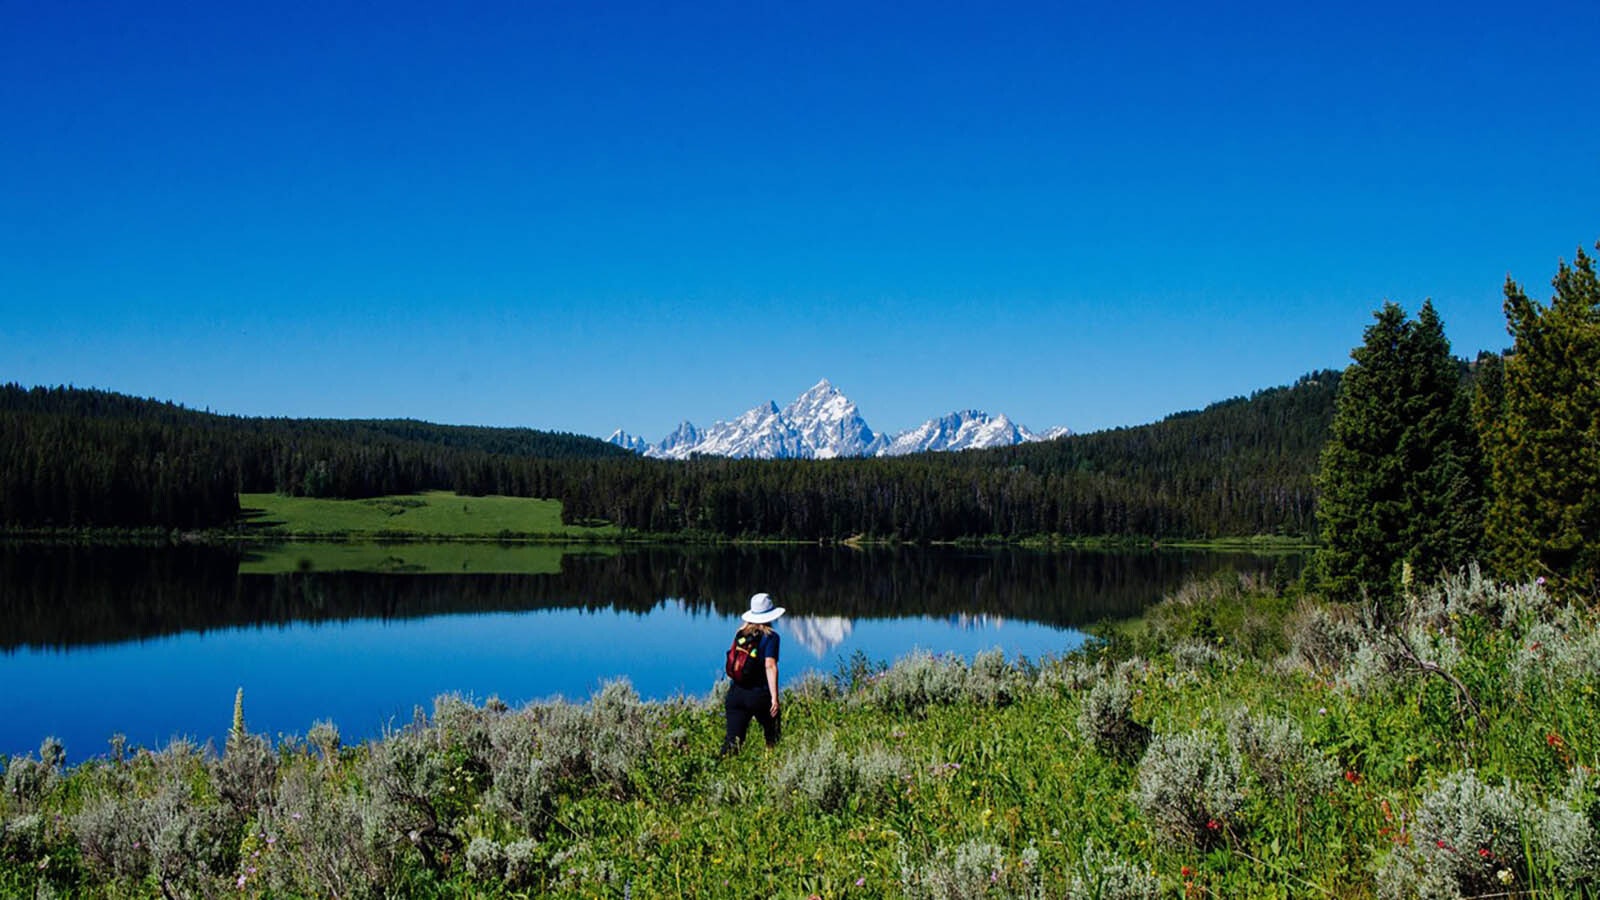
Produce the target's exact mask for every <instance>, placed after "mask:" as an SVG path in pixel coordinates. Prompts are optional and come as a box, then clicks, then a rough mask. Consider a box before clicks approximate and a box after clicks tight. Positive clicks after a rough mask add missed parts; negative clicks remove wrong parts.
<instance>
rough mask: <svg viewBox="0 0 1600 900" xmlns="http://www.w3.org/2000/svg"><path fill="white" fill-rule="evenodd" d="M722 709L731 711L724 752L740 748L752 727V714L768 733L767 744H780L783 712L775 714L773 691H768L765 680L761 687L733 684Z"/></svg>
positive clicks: (723, 744) (729, 688)
mask: <svg viewBox="0 0 1600 900" xmlns="http://www.w3.org/2000/svg"><path fill="white" fill-rule="evenodd" d="M722 709H723V711H724V712H726V713H727V715H728V732H727V734H726V735H725V736H724V737H723V738H722V752H723V753H732V752H733V751H735V750H737V749H739V744H740V743H741V742H742V741H744V734H745V732H746V731H749V730H750V720H751V719H752V718H753V719H755V720H756V721H757V722H760V723H761V732H762V734H764V735H766V738H767V746H768V747H776V746H777V745H778V725H779V722H780V720H781V719H782V718H783V713H782V712H779V713H778V715H776V716H774V715H773V714H772V694H770V693H768V692H767V686H766V684H765V683H762V684H761V685H760V686H758V687H741V686H740V685H738V684H732V685H729V686H728V696H727V697H726V698H725V699H724V700H723V701H722Z"/></svg>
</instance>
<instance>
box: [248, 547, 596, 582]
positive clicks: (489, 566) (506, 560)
mask: <svg viewBox="0 0 1600 900" xmlns="http://www.w3.org/2000/svg"><path fill="white" fill-rule="evenodd" d="M574 552H577V553H584V554H593V553H607V554H609V553H615V552H617V551H616V548H615V547H607V546H595V545H590V544H584V545H580V546H578V547H576V548H574V547H572V546H563V545H560V544H544V543H538V544H526V543H523V544H501V543H484V542H471V543H468V542H462V541H452V542H445V543H437V542H436V543H407V544H367V543H344V542H340V543H328V542H315V541H306V542H294V543H288V544H277V545H274V546H271V547H265V548H263V549H261V550H259V551H257V552H253V553H251V554H250V555H249V556H247V557H246V558H245V559H244V560H243V561H241V562H240V563H239V574H241V575H281V574H284V573H288V572H393V573H405V574H409V575H451V574H456V575H555V574H558V573H560V571H561V560H562V559H563V558H564V557H565V556H566V555H567V554H569V553H574Z"/></svg>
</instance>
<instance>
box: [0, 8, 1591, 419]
mask: <svg viewBox="0 0 1600 900" xmlns="http://www.w3.org/2000/svg"><path fill="white" fill-rule="evenodd" d="M1597 38H1600V4H1597V3H1594V2H1592V0H1583V2H1576V0H1574V2H1550V3H1546V2H1540V0H1531V2H1521V3H1515V4H1509V3H1474V2H1464V3H1452V4H1432V3H1428V4H1406V3H1381V4H1379V3H1372V4H1367V3H1360V2H1356V3H1306V4H1302V3H1284V2H1274V3H1261V4H1240V3H1218V4H1192V3H1181V4H1180V3H1139V2H1132V3H1128V2H1115V3H1066V2H1062V3H1049V4H1006V3H995V4H990V3H985V4H978V3H967V4H945V3H917V4H876V3H860V2H853V3H826V2H809V3H765V2H755V3H751V2H739V3H725V4H708V3H696V4H669V3H659V4H646V3H638V4H635V3H584V2H570V3H567V2H543V3H541V2H534V3H516V4H504V5H500V4H444V3H425V4H424V3H407V2H389V3H381V4H380V3H343V2H319V3H316V4H298V3H286V4H264V5H252V6H250V7H246V6H245V5H242V4H238V5H236V4H228V3H184V4H177V3H160V2H140V3H120V4H105V3H76V2H75V3H46V2H19V0H0V380H7V381H18V382H21V383H23V384H68V383H70V384H75V385H79V386H94V387H103V388H108V389H113V390H118V391H124V392H127V393H132V394H137V395H140V396H154V397H158V398H161V399H170V400H175V401H177V402H180V403H183V404H185V405H188V406H191V407H196V408H210V409H213V410H216V411H219V412H229V413H239V414H247V415H291V416H333V417H378V416H382V417H391V416H406V417H415V418H421V419H427V420H431V421H438V422H448V423H463V424H492V425H526V426H532V427H537V428H550V429H556V430H563V431H573V432H578V433H585V434H596V435H602V436H603V435H604V434H606V433H608V432H609V431H610V430H611V429H612V428H614V427H617V426H622V427H625V428H627V429H628V430H630V431H632V432H634V433H637V434H641V435H643V436H645V437H647V438H650V439H656V438H659V437H660V436H661V435H662V434H664V433H665V432H666V431H668V430H669V429H670V428H671V427H672V426H673V425H675V424H676V423H677V422H678V421H679V420H681V419H685V418H687V419H691V420H693V421H695V422H697V423H698V424H700V425H706V424H709V423H710V422H711V421H712V420H714V419H717V418H730V417H732V416H734V415H737V414H738V413H739V412H742V411H743V410H744V409H746V408H748V407H750V406H753V405H755V404H756V403H759V402H762V401H765V400H769V399H771V400H777V401H779V402H780V403H783V402H786V401H787V400H789V399H791V398H792V397H794V396H795V395H796V394H798V393H800V392H801V391H802V390H804V389H806V388H807V387H809V386H811V385H812V384H813V383H815V382H816V381H817V380H818V379H820V378H823V377H827V378H829V379H830V380H832V381H833V382H834V383H835V384H836V385H837V386H838V387H839V388H840V389H841V390H843V391H844V392H845V393H846V394H847V395H849V396H850V397H851V398H852V399H854V400H855V401H856V402H857V403H858V405H859V406H860V409H861V411H862V413H863V414H864V415H865V416H866V418H867V420H868V422H869V423H870V424H872V425H873V426H874V427H875V428H878V429H879V430H886V431H894V430H899V429H903V428H908V427H911V426H913V425H915V424H917V423H919V422H920V421H921V420H923V419H925V418H928V417H930V416H934V415H940V414H943V413H946V412H949V411H952V410H955V409H959V408H968V407H976V408H980V409H987V410H989V411H991V412H1006V413H1008V414H1010V415H1011V416H1012V417H1013V418H1015V419H1017V420H1019V421H1021V422H1023V423H1026V424H1028V425H1030V426H1032V427H1035V428H1043V427H1046V426H1049V425H1056V424H1064V425H1067V426H1070V427H1072V428H1074V429H1077V430H1092V429H1097V428H1103V427H1110V426H1116V425H1127V424H1139V423H1143V422H1148V421H1152V420H1154V419H1157V418H1159V417H1161V416H1163V415H1166V414H1168V413H1171V412H1174V411H1178V410H1182V409H1190V408H1195V407H1198V406H1202V405H1204V404H1206V403H1209V402H1212V401H1215V400H1219V399H1224V398H1227V397H1230V396H1235V395H1238V394H1243V393H1249V392H1250V391H1252V390H1255V389H1258V388H1263V387H1269V386H1273V385H1277V384H1284V383H1287V382H1290V381H1292V380H1293V379H1294V378H1296V377H1297V376H1299V375H1301V374H1303V373H1305V372H1307V371H1310V370H1313V369H1317V368H1323V367H1342V366H1343V365H1345V364H1346V363H1347V362H1348V353H1349V350H1350V348H1351V347H1352V346H1354V345H1355V344H1356V343H1358V342H1359V341H1360V338H1361V331H1362V329H1363V328H1364V327H1365V326H1366V324H1367V323H1368V322H1369V321H1370V316H1371V312H1372V310H1373V309H1375V308H1376V307H1377V306H1378V305H1379V304H1380V303H1381V302H1382V301H1384V300H1385V299H1392V300H1395V301H1396V302H1399V303H1400V304H1401V305H1403V306H1405V307H1406V308H1407V309H1408V310H1411V311H1414V310H1415V309H1416V307H1417V306H1418V305H1419V304H1420V303H1421V302H1422V300H1423V299H1424V298H1425V297H1432V298H1433V300H1434V302H1435V304H1436V306H1437V307H1438V308H1439V310H1440V313H1441V315H1442V316H1443V318H1444V321H1445V326H1446V329H1447V333H1448V335H1449V337H1450V338H1451V340H1452V342H1453V344H1454V347H1455V350H1456V352H1457V353H1458V354H1460V355H1472V354H1475V353H1476V352H1477V351H1478V350H1479V349H1486V348H1487V349H1499V348H1501V347H1503V346H1505V344H1506V343H1507V338H1506V335H1505V330H1504V319H1503V316H1502V314H1501V310H1500V299H1501V293H1500V289H1501V285H1502V283H1503V281H1504V279H1505V277H1506V276H1507V275H1508V274H1509V275H1511V276H1513V277H1515V278H1516V279H1517V280H1519V281H1520V282H1521V283H1522V284H1523V285H1524V286H1525V287H1527V288H1528V289H1529V290H1530V292H1531V293H1533V295H1534V296H1537V297H1540V298H1547V297H1548V296H1549V288H1548V283H1549V279H1550V277H1551V275H1552V274H1553V273H1554V271H1555V267H1556V263H1557V261H1558V260H1559V259H1563V258H1564V259H1569V260H1570V259H1571V258H1572V256H1573V253H1574V251H1575V250H1576V248H1577V247H1578V246H1580V245H1582V246H1584V247H1590V246H1592V245H1593V243H1594V241H1595V240H1596V239H1597V238H1600V116H1597V115H1596V114H1595V110H1594V102H1595V85H1596V84H1600V63H1596V61H1595V55H1594V47H1595V46H1596V45H1597V44H1600V41H1597Z"/></svg>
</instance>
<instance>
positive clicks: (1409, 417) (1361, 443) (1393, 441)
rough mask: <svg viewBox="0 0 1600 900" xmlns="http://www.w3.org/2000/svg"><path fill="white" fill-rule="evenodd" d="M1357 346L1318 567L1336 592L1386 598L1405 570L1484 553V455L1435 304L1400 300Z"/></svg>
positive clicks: (1322, 503) (1325, 475) (1332, 450)
mask: <svg viewBox="0 0 1600 900" xmlns="http://www.w3.org/2000/svg"><path fill="white" fill-rule="evenodd" d="M1374 319H1375V321H1374V323H1373V324H1372V325H1371V326H1369V327H1368V328H1367V330H1366V332H1365V333H1364V334H1363V343H1362V345H1361V346H1360V347H1357V348H1356V349H1355V350H1354V351H1352V352H1351V357H1352V358H1353V359H1354V360H1355V361H1354V363H1353V364H1352V365H1351V366H1350V367H1349V368H1348V369H1346V370H1345V374H1344V380H1343V382H1342V384H1341V387H1340V392H1339V397H1338V401H1337V404H1336V406H1335V410H1334V417H1333V424H1332V427H1331V429H1330V434H1329V438H1328V443H1327V445H1326V446H1325V447H1324V448H1323V453H1322V469H1321V471H1320V472H1319V473H1318V479H1317V484H1318V487H1319V489H1320V490H1321V495H1320V497H1319V499H1318V502H1317V521H1318V524H1319V526H1320V534H1321V539H1322V545H1321V547H1320V548H1319V549H1318V552H1317V559H1316V566H1315V572H1316V573H1317V578H1318V580H1319V581H1320V582H1321V585H1322V587H1323V589H1324V590H1326V591H1327V592H1328V593H1329V595H1330V596H1333V597H1335V598H1338V599H1343V600H1353V599H1357V598H1359V597H1361V596H1362V595H1366V596H1369V597H1372V598H1373V599H1375V600H1378V601H1380V602H1384V601H1387V600H1389V599H1391V598H1393V597H1394V596H1395V595H1396V592H1397V591H1398V589H1399V588H1400V587H1401V581H1402V579H1403V575H1404V573H1405V572H1406V571H1408V570H1409V571H1410V572H1412V573H1414V575H1415V576H1416V577H1418V578H1431V577H1433V576H1435V575H1437V574H1438V573H1440V572H1442V571H1451V570H1454V569H1457V568H1459V567H1461V566H1463V565H1465V564H1466V563H1468V562H1469V561H1471V559H1472V558H1473V556H1474V555H1475V554H1476V552H1477V549H1478V545H1479V540H1480V534H1481V530H1482V529H1481V501H1480V499H1479V495H1480V491H1479V487H1478V486H1479V483H1480V481H1479V477H1478V471H1479V468H1480V466H1479V464H1478V451H1477V444H1476V438H1475V436H1474V434H1473V432H1472V429H1471V428H1470V426H1469V424H1468V423H1469V409H1468V401H1467V396H1466V394H1465V393H1464V392H1463V391H1462V390H1461V387H1460V385H1461V367H1460V365H1459V364H1458V363H1457V362H1456V360H1455V359H1454V358H1452V357H1451V355H1450V342H1449V341H1448V340H1446V339H1445V336H1444V326H1443V323H1441V322H1440V320H1439V316H1438V313H1437V312H1436V311H1435V310H1434V308H1433V304H1432V303H1431V302H1426V303H1424V304H1423V305H1422V309H1421V310H1420V311H1419V313H1418V315H1417V320H1416V321H1415V322H1408V321H1406V316H1405V312H1404V311H1403V310H1402V309H1401V308H1400V307H1399V306H1397V305H1395V304H1394V303H1385V304H1384V305H1383V308H1382V309H1380V310H1378V312H1376V313H1375V314H1374Z"/></svg>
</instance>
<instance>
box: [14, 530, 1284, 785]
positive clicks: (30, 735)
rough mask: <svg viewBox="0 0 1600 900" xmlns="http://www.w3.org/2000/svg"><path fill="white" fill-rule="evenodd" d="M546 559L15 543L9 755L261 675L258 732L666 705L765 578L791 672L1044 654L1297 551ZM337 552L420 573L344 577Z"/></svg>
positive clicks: (694, 553) (88, 744)
mask: <svg viewBox="0 0 1600 900" xmlns="http://www.w3.org/2000/svg"><path fill="white" fill-rule="evenodd" d="M528 549H530V548H506V550H505V552H499V551H496V550H494V549H493V548H483V547H470V546H469V547H460V546H456V547H448V548H414V547H404V548H395V547H387V548H376V549H373V548H357V547H350V546H344V545H336V546H332V547H328V546H324V547H297V548H291V549H290V550H286V551H282V552H280V553H279V554H278V555H277V556H273V555H271V554H244V553H240V552H237V551H229V550H222V549H216V548H205V547H180V548H171V549H161V550H150V549H139V548H84V547H63V546H40V545H20V546H17V545H7V546H0V678H4V679H5V683H6V684H7V685H8V686H13V687H17V688H19V689H14V690H8V691H7V692H6V695H5V697H4V698H3V699H0V753H19V752H24V751H27V750H31V749H33V748H36V747H37V746H38V742H39V740H40V739H41V738H42V737H44V736H45V735H46V734H56V735H58V736H60V737H62V738H63V739H64V740H65V741H66V743H67V747H68V751H69V753H71V754H72V755H73V756H74V757H75V758H82V757H83V756H86V755H93V754H96V753H100V752H103V748H104V747H105V741H106V739H107V738H108V737H110V735H111V734H112V733H115V732H124V733H126V734H127V735H128V736H129V738H130V739H132V740H133V741H134V743H136V744H143V745H151V744H157V743H161V742H164V741H165V740H166V739H168V738H170V737H171V736H173V735H177V734H184V735H189V736H193V737H196V738H198V739H200V740H206V739H208V738H211V737H216V736H218V735H221V734H222V733H223V732H224V731H225V730H226V728H227V726H228V723H229V716H230V714H231V708H232V707H231V704H232V699H233V694H234V691H235V689H236V688H237V687H240V686H242V687H244V688H245V693H246V712H247V718H248V719H249V722H250V725H251V727H252V728H254V729H256V730H258V731H263V732H266V733H269V734H272V733H278V732H299V733H303V732H304V731H305V730H306V728H308V727H309V726H310V724H311V723H312V722H313V721H314V720H315V719H318V718H332V719H334V721H336V722H337V723H338V724H339V725H340V727H341V729H343V730H344V732H345V735H346V737H347V738H348V739H360V738H363V737H367V736H372V735H374V734H377V733H379V732H380V731H381V728H382V726H383V723H384V722H385V721H388V720H390V719H391V718H398V720H400V721H404V720H405V719H408V718H409V717H410V713H411V710H412V707H413V706H415V705H418V704H421V705H424V706H426V705H428V704H430V703H431V701H432V698H433V697H434V696H436V695H437V694H440V693H445V692H450V691H456V692H463V693H470V694H473V695H475V696H477V697H480V698H482V697H486V696H488V695H490V694H496V695H499V696H501V697H502V698H504V699H506V700H507V701H508V702H513V703H516V702H522V701H525V700H529V699H535V698H539V697H548V696H551V695H555V694H562V695H565V696H568V697H575V698H581V697H586V696H587V695H588V694H589V692H591V691H592V690H593V689H594V688H595V687H596V686H598V684H599V683H600V681H601V680H602V679H604V678H611V677H619V676H621V677H627V678H629V679H630V680H631V681H632V682H633V683H634V685H635V686H636V687H637V689H638V690H639V692H640V693H641V694H643V695H644V696H646V697H655V698H664V697H668V696H672V695H674V694H677V693H690V694H703V693H704V692H705V691H706V690H708V689H709V688H710V687H711V685H712V683H713V682H714V681H715V679H716V677H717V675H718V672H719V669H720V658H721V652H722V650H723V649H725V647H726V644H727V641H728V636H729V635H730V634H731V632H732V629H733V628H734V627H735V626H736V625H737V615H738V613H739V612H741V611H743V610H744V609H746V608H747V605H748V598H749V596H750V594H751V593H752V592H754V591H757V590H765V591H768V592H770V593H772V594H773V595H774V596H775V597H777V598H779V600H780V602H781V603H782V604H783V605H784V606H786V607H787V608H788V609H789V611H790V614H789V615H788V616H786V617H785V618H784V619H782V620H780V623H779V625H780V628H779V630H780V632H781V633H782V634H783V635H784V636H785V638H786V641H785V644H784V648H785V659H784V677H785V679H786V680H787V679H792V678H794V677H795V676H796V675H798V674H800V672H802V671H803V670H805V669H808V668H809V669H815V670H818V671H821V672H823V673H831V672H832V671H834V670H835V669H836V668H837V667H838V666H840V665H841V664H842V663H843V661H844V660H847V659H848V658H849V657H850V656H851V655H852V654H854V653H856V652H861V653H864V654H866V655H867V656H868V657H869V658H871V659H881V660H892V659H895V658H897V657H899V656H902V655H904V654H905V653H907V652H909V651H910V650H911V649H913V648H917V647H920V648H923V649H928V650H932V651H934V652H955V653H961V654H963V655H967V656H970V655H971V654H972V653H974V652H977V651H979V650H982V649H987V648H989V647H1001V648H1002V649H1004V650H1006V651H1007V653H1008V654H1011V655H1016V654H1026V655H1029V656H1034V657H1037V656H1040V655H1043V654H1046V653H1059V652H1062V651H1064V650H1067V649H1070V648H1071V647H1072V646H1075V645H1076V643H1077V642H1078V641H1079V640H1080V636H1079V634H1078V632H1077V631H1076V630H1075V629H1077V628H1080V627H1082V626H1084V625H1087V624H1090V623H1093V622H1096V621H1100V620H1104V619H1108V618H1117V617H1124V616H1129V615H1134V614H1137V613H1138V612H1139V610H1141V609H1142V608H1143V607H1144V606H1146V605H1148V604H1149V603H1150V602H1152V601H1154V600H1156V599H1158V598H1159V597H1160V596H1162V595H1163V594H1164V593H1167V592H1170V591H1171V590H1173V589H1175V588H1176V587H1177V586H1178V585H1179V584H1181V583H1182V581H1183V580H1184V579H1185V578H1187V577H1190V576H1192V575H1195V574H1204V573H1207V572H1211V571H1214V570H1216V569H1219V568H1223V567H1228V568H1238V569H1252V570H1257V569H1259V570H1265V571H1269V572H1270V571H1273V570H1274V569H1277V570H1278V577H1289V576H1291V575H1292V574H1293V572H1292V571H1290V570H1291V569H1292V567H1293V565H1295V564H1296V563H1295V562H1294V561H1287V562H1285V561H1279V560H1272V559H1258V558H1252V557H1244V556H1224V555H1218V554H1206V553H1139V554H1114V553H1055V554H1049V553H1036V552H1029V551H1020V550H977V551H971V550H954V549H939V550H911V549H903V548H902V549H870V550H850V549H827V548H817V547H809V548H737V549H695V550H686V551H679V550H671V549H664V548H652V549H648V550H638V551H626V552H620V553H619V552H615V551H610V552H604V553H597V552H592V551H587V548H586V552H577V553H570V552H569V553H566V554H560V553H557V552H556V551H555V549H554V548H531V549H534V550H537V551H538V552H535V553H519V552H517V551H522V550H528ZM463 553H465V555H462V554H463ZM339 559H345V560H351V559H357V560H363V561H368V562H370V561H371V560H372V559H378V560H380V561H382V560H398V561H399V562H400V565H399V566H398V567H394V566H391V567H389V568H384V567H383V566H382V565H380V566H378V567H377V570H376V571H374V570H368V571H328V570H327V569H329V568H332V567H334V566H336V565H338V563H337V562H336V560H339ZM300 560H305V561H306V563H305V564H301V562H300ZM463 562H465V563H466V565H465V567H464V568H465V570H466V574H463V571H462V570H463V565H462V564H463ZM358 568H369V569H370V566H368V565H366V564H365V563H363V564H362V565H361V566H358ZM441 569H443V570H444V571H440V570H441Z"/></svg>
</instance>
